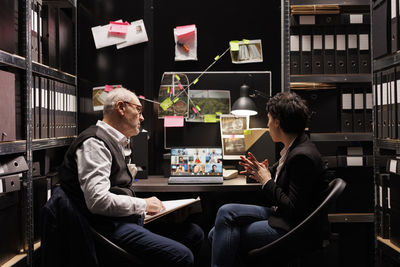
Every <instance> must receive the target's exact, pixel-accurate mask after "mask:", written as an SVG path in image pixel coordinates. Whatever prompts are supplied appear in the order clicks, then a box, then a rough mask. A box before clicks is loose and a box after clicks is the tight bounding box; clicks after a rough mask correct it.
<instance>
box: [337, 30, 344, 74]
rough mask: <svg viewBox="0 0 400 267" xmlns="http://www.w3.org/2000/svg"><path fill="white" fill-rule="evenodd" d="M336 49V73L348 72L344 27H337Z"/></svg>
mask: <svg viewBox="0 0 400 267" xmlns="http://www.w3.org/2000/svg"><path fill="white" fill-rule="evenodd" d="M335 39H336V50H335V68H336V73H338V74H342V73H346V72H347V60H346V49H347V44H346V31H345V28H344V27H340V26H337V27H336V36H335Z"/></svg>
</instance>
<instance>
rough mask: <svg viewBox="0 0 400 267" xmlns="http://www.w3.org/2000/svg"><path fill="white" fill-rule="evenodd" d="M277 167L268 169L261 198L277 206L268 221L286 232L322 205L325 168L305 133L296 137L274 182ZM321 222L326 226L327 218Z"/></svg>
mask: <svg viewBox="0 0 400 267" xmlns="http://www.w3.org/2000/svg"><path fill="white" fill-rule="evenodd" d="M277 167H278V162H277V163H275V164H274V165H273V166H271V167H270V171H271V176H272V179H271V180H269V181H268V182H267V183H266V184H265V186H264V188H263V192H264V194H263V196H264V199H265V201H266V204H267V205H268V206H276V207H277V210H276V213H275V214H274V215H272V216H270V218H269V219H268V222H269V224H270V226H272V227H275V228H280V229H283V230H285V231H289V230H291V229H292V228H293V227H294V226H296V225H297V224H298V223H299V222H301V221H302V220H303V219H304V218H305V217H306V216H308V215H309V214H310V213H311V212H312V211H313V210H314V209H315V208H316V207H317V206H318V205H319V204H320V203H321V201H322V196H323V193H324V191H325V190H326V189H327V187H328V181H327V179H326V168H325V166H324V164H323V161H322V159H321V155H320V153H319V152H318V150H317V148H316V147H315V145H314V144H313V143H312V142H311V141H310V140H309V138H308V136H307V135H305V134H301V135H299V136H298V137H297V138H296V139H295V141H294V142H293V144H292V146H291V147H290V148H289V151H288V154H287V157H286V160H285V162H284V164H283V166H282V168H281V171H280V173H279V175H278V177H277V180H276V182H275V181H274V178H275V173H276V169H277ZM323 220H324V223H327V216H326V218H323ZM325 221H326V222H325ZM323 227H324V228H326V225H324V226H323Z"/></svg>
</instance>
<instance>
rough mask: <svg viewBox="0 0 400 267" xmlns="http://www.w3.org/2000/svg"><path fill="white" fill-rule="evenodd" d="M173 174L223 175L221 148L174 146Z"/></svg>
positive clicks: (172, 154)
mask: <svg viewBox="0 0 400 267" xmlns="http://www.w3.org/2000/svg"><path fill="white" fill-rule="evenodd" d="M171 174H173V175H181V174H182V175H188V174H189V175H221V174H222V149H221V148H172V149H171Z"/></svg>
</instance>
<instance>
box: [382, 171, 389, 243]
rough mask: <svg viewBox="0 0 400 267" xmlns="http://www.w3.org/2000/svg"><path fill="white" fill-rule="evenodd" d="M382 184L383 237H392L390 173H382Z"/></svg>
mask: <svg viewBox="0 0 400 267" xmlns="http://www.w3.org/2000/svg"><path fill="white" fill-rule="evenodd" d="M380 179H381V185H382V211H383V212H382V215H383V216H382V218H381V237H382V238H385V239H388V238H389V237H390V202H389V199H390V195H389V194H388V191H389V181H390V175H389V174H388V173H381V174H380Z"/></svg>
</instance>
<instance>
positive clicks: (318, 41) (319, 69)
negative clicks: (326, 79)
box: [311, 27, 324, 74]
mask: <svg viewBox="0 0 400 267" xmlns="http://www.w3.org/2000/svg"><path fill="white" fill-rule="evenodd" d="M322 40H323V32H322V29H321V27H314V28H313V35H312V43H313V45H312V55H311V62H312V66H311V71H312V73H313V74H322V73H324V61H323V41H322Z"/></svg>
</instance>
